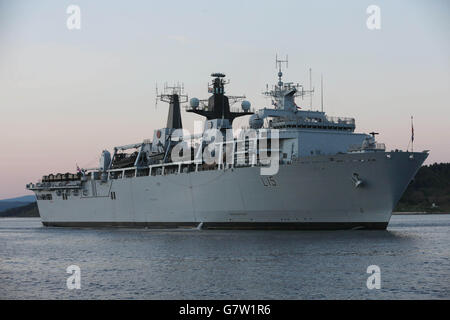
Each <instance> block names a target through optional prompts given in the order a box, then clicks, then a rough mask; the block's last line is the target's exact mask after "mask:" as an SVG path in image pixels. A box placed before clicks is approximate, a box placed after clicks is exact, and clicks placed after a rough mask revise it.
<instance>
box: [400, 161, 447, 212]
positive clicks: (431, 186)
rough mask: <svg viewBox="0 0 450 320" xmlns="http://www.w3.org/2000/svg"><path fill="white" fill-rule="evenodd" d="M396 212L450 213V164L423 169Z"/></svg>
mask: <svg viewBox="0 0 450 320" xmlns="http://www.w3.org/2000/svg"><path fill="white" fill-rule="evenodd" d="M433 204H434V205H433ZM394 211H398V212H408V211H409V212H414V211H415V212H450V163H439V164H438V163H435V164H432V165H428V166H423V167H421V168H420V169H419V172H417V175H416V177H415V178H414V180H413V181H412V182H411V183H410V184H409V186H408V188H407V189H406V191H405V193H404V194H403V197H402V198H401V199H400V202H399V203H398V205H397V208H396V209H395V210H394Z"/></svg>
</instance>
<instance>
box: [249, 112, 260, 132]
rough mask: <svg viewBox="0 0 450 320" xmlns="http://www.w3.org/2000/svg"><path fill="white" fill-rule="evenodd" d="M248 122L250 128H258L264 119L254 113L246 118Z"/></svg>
mask: <svg viewBox="0 0 450 320" xmlns="http://www.w3.org/2000/svg"><path fill="white" fill-rule="evenodd" d="M248 123H249V125H250V128H252V129H260V128H261V127H262V126H263V124H264V120H263V119H261V118H260V117H258V115H257V114H254V115H252V116H251V117H250V119H249V120H248Z"/></svg>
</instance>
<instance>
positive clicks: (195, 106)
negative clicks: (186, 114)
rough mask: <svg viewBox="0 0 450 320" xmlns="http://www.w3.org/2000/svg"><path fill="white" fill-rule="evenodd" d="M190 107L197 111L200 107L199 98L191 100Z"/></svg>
mask: <svg viewBox="0 0 450 320" xmlns="http://www.w3.org/2000/svg"><path fill="white" fill-rule="evenodd" d="M189 105H190V106H191V108H192V109H197V108H198V106H199V105H200V101H199V100H198V99H197V98H191V100H189Z"/></svg>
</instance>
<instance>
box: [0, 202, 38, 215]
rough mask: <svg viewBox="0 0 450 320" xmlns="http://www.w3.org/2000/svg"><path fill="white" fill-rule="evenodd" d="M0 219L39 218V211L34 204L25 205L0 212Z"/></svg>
mask: <svg viewBox="0 0 450 320" xmlns="http://www.w3.org/2000/svg"><path fill="white" fill-rule="evenodd" d="M0 217H1V218H6V217H39V210H38V207H37V203H36V202H32V203H28V204H25V205H24V206H20V207H17V208H11V209H8V210H5V211H2V212H0Z"/></svg>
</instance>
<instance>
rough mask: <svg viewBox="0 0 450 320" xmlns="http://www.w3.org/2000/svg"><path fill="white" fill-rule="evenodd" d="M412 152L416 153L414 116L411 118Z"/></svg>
mask: <svg viewBox="0 0 450 320" xmlns="http://www.w3.org/2000/svg"><path fill="white" fill-rule="evenodd" d="M411 152H413V153H414V124H413V116H411Z"/></svg>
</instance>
